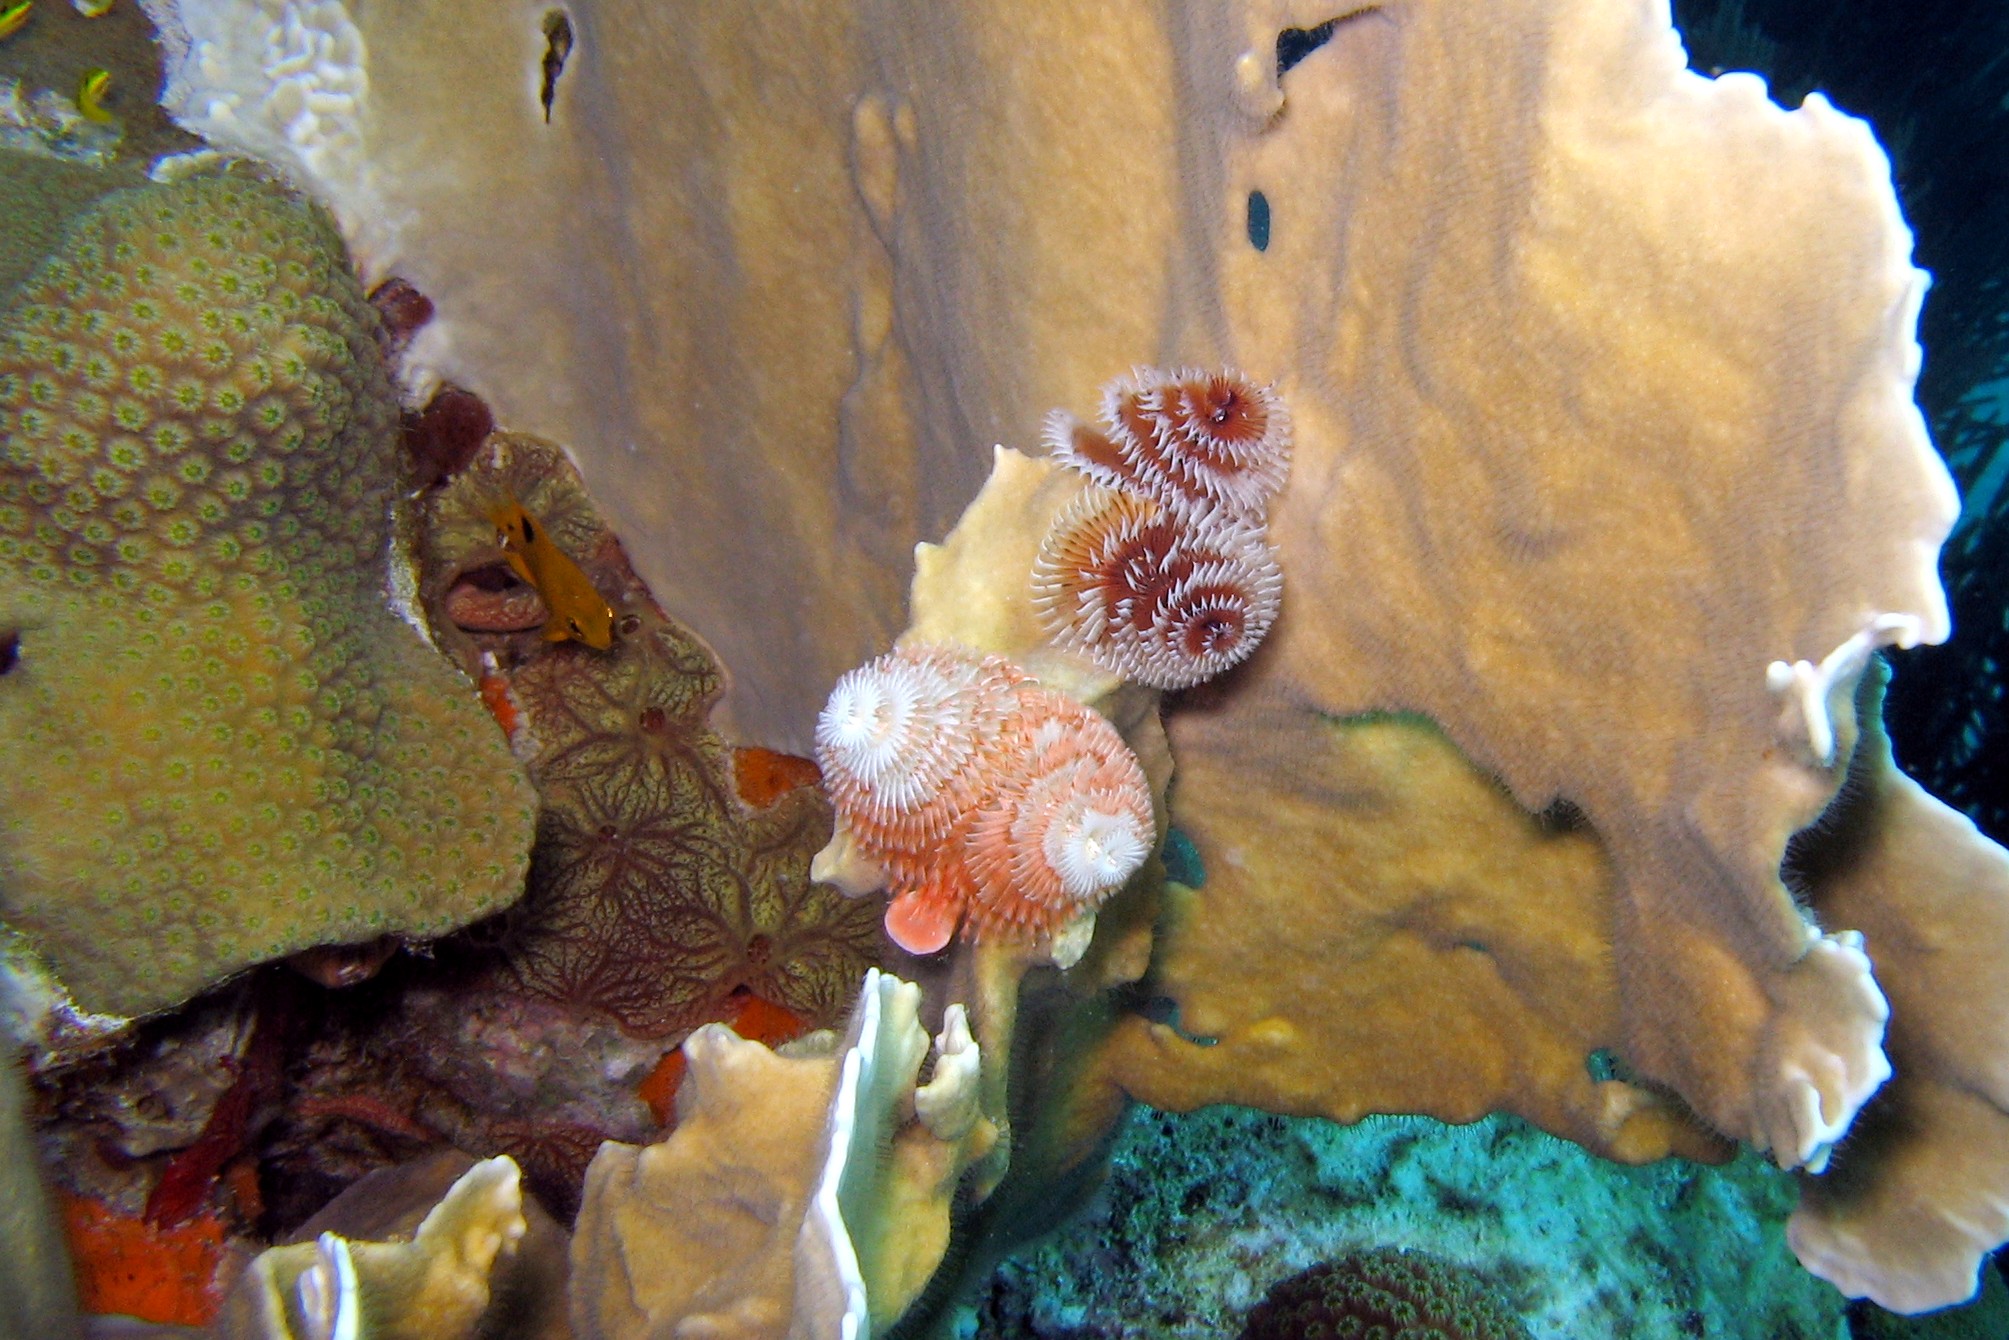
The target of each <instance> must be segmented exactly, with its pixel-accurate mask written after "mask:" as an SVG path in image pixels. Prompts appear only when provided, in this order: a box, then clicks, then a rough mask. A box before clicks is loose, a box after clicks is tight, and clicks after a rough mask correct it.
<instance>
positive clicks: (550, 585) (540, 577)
mask: <svg viewBox="0 0 2009 1340" xmlns="http://www.w3.org/2000/svg"><path fill="white" fill-rule="evenodd" d="M488 519H489V520H490V521H493V522H494V523H495V538H496V541H497V542H498V543H499V544H501V546H502V557H503V559H504V560H505V561H507V562H508V564H509V568H510V571H512V572H514V573H515V574H516V575H517V576H518V577H520V578H522V579H523V580H524V581H526V582H528V583H530V585H532V586H534V587H536V588H537V594H538V595H540V596H543V597H544V603H545V604H546V605H548V606H550V607H551V618H550V619H549V620H547V621H546V623H545V625H544V640H545V641H546V642H563V641H565V640H566V639H567V638H574V639H577V640H578V641H580V642H584V643H585V644H586V645H587V646H589V647H592V648H593V649H595V650H596V651H605V650H607V649H608V648H609V647H611V646H613V645H614V611H613V609H612V608H611V607H610V606H609V605H608V604H607V602H606V600H604V599H603V598H602V597H601V595H600V593H599V591H598V590H596V589H595V588H594V586H593V579H592V578H590V577H588V576H587V575H586V572H585V570H584V569H583V568H581V567H580V566H579V565H578V564H577V563H575V562H573V561H572V558H571V556H570V555H568V554H567V553H566V552H565V551H564V550H563V549H560V548H559V547H558V546H557V545H555V544H553V543H552V542H551V537H550V536H549V535H547V534H545V533H544V527H543V525H542V524H540V523H539V522H538V521H537V519H536V518H535V517H533V516H531V515H530V513H529V512H527V511H525V510H524V507H523V504H522V503H520V502H518V501H516V499H514V498H510V499H507V500H506V501H503V502H499V503H497V504H496V505H495V506H494V507H491V508H490V509H489V512H488Z"/></svg>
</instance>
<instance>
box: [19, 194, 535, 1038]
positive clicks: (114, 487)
mask: <svg viewBox="0 0 2009 1340" xmlns="http://www.w3.org/2000/svg"><path fill="white" fill-rule="evenodd" d="M376 329H377V318H376V314H375V313H374V312H373V311H372V310H371V308H370V307H369V306H368V304H367V303H366V302H365V301H364V299H363V296H362V293H361V291H360V289H359V288H358V287H357V284H356V281H355V279H354V278H353V276H352V275H351V274H350V273H349V271H348V266H347V261H346V259H345V253H344V251H343V248H342V244H341V241H340V239H339V238H338V237H337V235H336V234H335V232H334V229H333V227H332V226H331V224H330V223H329V222H328V220H327V219H326V217H325V216H324V215H322V214H321V213H320V212H319V211H318V210H316V209H315V208H313V207H312V206H310V205H308V204H306V203H305V202H303V201H301V200H300V199H298V198H297V197H295V196H294V195H292V194H291V193H290V192H289V191H287V190H286V189H285V188H283V187H281V186H278V185H276V184H273V183H271V182H267V181H262V180H258V179H255V178H249V177H240V176H235V175H225V176H208V177H198V178H194V179H190V180H187V181H183V182H181V183H178V184H173V185H158V186H150V187H146V188H142V189H139V190H136V191H133V192H130V193H125V194H120V195H116V196H112V197H109V198H108V199H107V200H105V201H104V202H102V203H101V204H100V205H98V206H97V207H96V208H95V209H94V210H93V211H92V212H91V213H90V214H88V215H87V216H85V217H83V218H82V219H80V220H79V221H78V222H77V224H76V225H75V226H74V227H73V228H72V230H71V232H70V233H69V235H68V238H67V240H66V242H65V244H64V247H63V249H62V251H61V252H60V253H58V254H57V255H55V256H52V257H51V258H49V259H48V260H47V261H45V262H44V264H43V265H42V267H41V268H40V269H38V270H37V271H36V273H35V275H34V276H33V277H32V278H31V279H29V280H28V281H27V282H26V283H24V285H23V286H22V287H21V289H20V290H19V291H18V293H17V294H16V296H15V299H14V301H13V303H12V304H11V305H10V306H9V308H8V310H7V312H6V314H5V317H4V331H0V433H4V437H5V444H6V446H5V453H6V454H5V461H4V464H0V625H4V626H5V627H6V628H7V629H9V630H10V633H9V639H8V647H9V656H8V663H9V667H10V668H9V671H8V673H7V675H6V678H5V680H4V683H0V740H4V745H5V749H6V752H7V755H8V758H9V766H8V767H7V768H6V769H4V781H0V810H4V813H5V827H4V830H3V831H0V861H4V866H5V869H6V873H7V879H6V890H5V893H4V895H0V897H4V904H0V910H4V913H5V917H6V920H7V921H8V922H9V923H10V924H12V925H13V926H15V927H17V928H18V929H20V930H21V931H23V932H24V933H25V934H26V935H27V936H28V938H29V940H30V941H31V943H32V945H33V947H34V948H35V949H36V951H37V952H39V953H40V954H41V955H42V956H43V957H44V958H45V959H46V960H47V961H48V963H49V964H50V965H51V967H52V968H53V969H54V971H55V972H56V974H57V976H58V977H59V978H60V979H61V981H62V982H63V984H64V985H65V987H67V988H68V990H69V991H70V992H71V993H72V994H73V996H74V997H75V999H76V1000H77V1002H78V1003H79V1004H80V1005H82V1006H83V1007H84V1008H86V1009H89V1010H92V1011H99V1012H109V1013H115V1014H124V1015H136V1014H143V1013H146V1012H148V1011H151V1010H157V1009H161V1008H163V1007H166V1006H169V1005H172V1004H174V1003H176V1002H178V1001H181V1000H183V999H185V998H187V997H188V996H190V995H192V994H193V993H194V992H196V991H198V990H200V989H202V988H203V987H204V986H207V985H208V984H210V983H212V982H214V981H216V980H217V979H219V978H221V977H225V976H227V975H229V974H230V973H232V972H235V971H237V970H239V969H241V968H243V967H246V966H248V965H250V964H253V963H257V962H260V961H262V960H265V959H269V958H273V957H276V956H278V955H281V954H285V953H288V952H290V951H293V950H296V949H301V948H304V947H306V946H309V945H313V944H319V943H325V942H333V941H355V940H367V939H372V938H374V937H376V936H379V935H382V934H385V933H387V932H393V931H394V932H397V933H399V934H402V935H406V936H410V937H430V936H437V935H439V934H441V933H443V932H445V931H448V930H451V929H453V928H455V927H458V926H461V925H464V924H466V923H467V922H469V921H472V920H474V919H476V918H477V917H479V916H482V915H484V914H486V913H489V912H492V911H495V910H496V909H498V908H500V907H502V906H505V905H507V904H508V903H510V902H512V901H513V900H514V899H515V898H516V897H517V895H518V893H519V892H520V889H521V879H522V870H523V860H524V856H525V854H526V852H527V848H528V838H529V834H530V828H531V823H532V818H533V806H534V798H533V796H532V794H531V792H530V789H529V786H528V784H527V783H526V782H525V780H524V779H523V776H522V773H521V772H520V770H519V769H518V768H517V767H516V766H515V764H514V762H513V760H511V758H510V757H509V755H508V752H507V750H506V748H505V746H504V743H503V741H502V739H501V737H500V735H499V734H498V732H497V731H496V730H495V727H494V725H493V723H492V722H491V721H489V720H488V719H487V718H486V716H485V715H484V714H483V712H482V710H481V707H480V705H479V703H478V702H477V700H476V698H475V695H474V693H473V692H472V689H471V687H470V686H469V685H468V683H467V682H466V681H465V680H464V679H462V678H461V677H460V676H459V675H458V674H457V673H456V672H455V671H454V669H453V668H452V667H451V666H450V665H449V664H447V663H446V662H445V661H444V660H442V659H441V658H440V657H439V656H438V655H437V654H436V653H435V652H434V651H433V649H432V648H431V647H429V646H428V645H426V643H425V642H424V641H423V640H421V639H420V638H419V637H418V636H417V635H416V634H415V633H414V632H413V630H412V629H411V628H410V627H408V626H407V625H406V624H405V623H404V622H403V621H402V620H401V619H400V618H399V617H398V616H397V615H396V614H395V613H393V612H392V610H391V608H390V605H389V603H388V595H387V590H388V582H389V576H388V570H387V562H388V561H389V559H390V557H391V555H390V549H391V539H392V536H391V530H390V520H391V514H392V508H393V503H394V501H395V500H396V499H397V497H398V494H399V488H400V477H401V468H400V465H401V463H400V459H399V455H398V445H397V435H396V425H397V402H396V399H395V397H394V396H393V395H392V393H391V390H390V387H389V383H388V382H387V381H386V379H385V374H384V370H383V365H382V361H381V357H380V355H379V352H378V349H377V344H376Z"/></svg>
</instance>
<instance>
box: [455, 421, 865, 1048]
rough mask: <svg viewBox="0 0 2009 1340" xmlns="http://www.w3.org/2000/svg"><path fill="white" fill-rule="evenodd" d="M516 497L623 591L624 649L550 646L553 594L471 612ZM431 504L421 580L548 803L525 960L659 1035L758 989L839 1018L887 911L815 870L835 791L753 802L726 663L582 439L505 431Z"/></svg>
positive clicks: (513, 952) (498, 553)
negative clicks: (615, 527)
mask: <svg viewBox="0 0 2009 1340" xmlns="http://www.w3.org/2000/svg"><path fill="white" fill-rule="evenodd" d="M504 503H508V504H511V505H514V506H516V507H517V508H519V509H520V510H521V511H523V512H524V513H526V514H527V515H530V516H533V517H535V518H537V519H538V521H539V523H540V524H541V526H542V527H543V531H544V533H545V535H546V536H547V538H548V540H549V542H550V543H552V544H553V545H554V546H555V547H557V548H558V549H560V550H561V551H563V552H564V553H567V554H570V555H575V556H577V558H578V561H579V562H581V563H582V564H584V565H585V568H584V570H585V572H587V573H590V574H591V580H592V583H593V584H594V585H595V586H596V587H597V588H598V590H599V591H601V592H604V593H611V599H612V603H613V604H614V606H615V609H616V611H617V617H616V618H615V620H614V625H613V630H614V633H615V636H614V639H613V645H612V646H611V647H610V648H609V649H607V650H605V651H602V650H599V649H596V648H593V647H591V646H588V645H585V644H584V643H580V642H566V643H564V644H562V645H556V646H553V645H551V644H549V643H547V642H545V641H544V640H543V638H542V637H541V635H539V634H537V633H536V632H535V631H534V630H536V629H538V628H541V627H542V626H543V625H544V622H545V620H546V619H548V618H549V615H548V613H544V612H541V611H540V609H539V605H540V604H541V602H540V601H530V602H529V603H528V604H526V606H525V614H524V616H523V618H521V619H520V620H518V621H517V622H516V624H515V626H514V628H513V629H512V630H509V631H499V630H497V628H496V625H495V623H494V621H493V620H484V621H481V622H478V623H477V624H475V625H472V626H469V625H465V624H462V625H458V626H457V625H456V624H455V622H454V620H455V616H456V612H457V611H458V612H459V614H460V617H461V618H462V619H465V618H467V617H468V616H467V602H466V601H465V600H464V599H460V598H459V597H460V595H461V594H462V593H466V592H467V591H469V590H470V589H471V588H472V589H477V590H478V589H480V588H479V586H478V585H476V584H475V583H474V581H473V580H472V578H473V577H474V576H476V575H481V574H493V573H494V571H495V569H496V568H497V566H498V565H500V564H503V563H504V562H505V561H506V551H505V550H504V549H503V547H502V546H501V544H500V543H499V542H498V538H497V528H496V524H495V521H494V519H493V512H494V509H495V508H496V507H497V506H498V505H502V504H504ZM425 516H426V521H425V540H424V548H425V556H424V560H423V563H422V565H421V567H422V578H421V581H422V586H421V590H422V594H423V596H424V598H425V599H426V601H427V603H428V606H429V608H430V609H431V610H432V611H433V614H434V618H435V621H436V622H438V623H440V624H442V625H444V626H445V631H444V632H443V634H442V636H443V637H444V638H445V640H446V642H447V644H448V646H449V647H450V648H452V649H454V650H456V651H457V653H458V654H459V655H460V656H461V657H462V659H463V663H464V664H468V665H469V667H470V669H474V670H477V671H479V672H480V673H482V674H483V675H484V683H485V684H487V685H491V686H492V687H493V689H494V690H495V691H496V692H497V693H498V694H500V695H501V700H502V701H505V702H506V705H507V708H506V710H507V714H508V715H509V716H510V717H511V718H512V720H513V724H512V726H511V730H512V734H513V738H514V739H515V741H516V746H517V748H518V749H519V750H520V751H521V752H522V753H523V755H524V757H525V759H526V761H527V764H528V767H529V771H530V775H531V778H532V779H533V780H534V781H535V782H536V784H537V787H538V790H539V793H540V795H541V796H542V797H543V801H544V810H543V814H542V817H541V819H540V821H539V825H538V835H537V844H536V847H535V850H534V851H533V853H532V856H531V866H530V877H529V890H528V892H527V893H526V895H525V897H524V900H523V902H522V904H521V905H520V906H519V907H518V908H517V909H515V910H514V911H513V912H512V913H511V915H510V917H509V919H508V922H507V925H506V928H505V930H504V944H505V956H506V959H507V964H508V970H509V971H510V972H512V973H513V974H514V975H515V977H516V979H517V980H518V981H519V982H520V983H521V984H522V985H523V986H524V987H525V988H526V989H528V990H530V991H533V992H535V993H538V994H540V995H543V996H546V997H548V998H550V999H553V1000H557V1001H564V1002H569V1003H573V1004H577V1005H582V1006H587V1007H590V1008H593V1009H598V1010H602V1011H605V1012H606V1013H607V1014H608V1015H610V1016H611V1017H613V1018H614V1019H616V1020H618V1021H619V1022H620V1024H621V1025H622V1027H624V1028H626V1029H628V1030H630V1031H632V1032H635V1033H637V1034H642V1035H647V1036H664V1035H669V1034H678V1035H681V1034H682V1033H685V1032H688V1031H689V1030H690V1029H692V1028H694V1027H696V1026H697V1025H698V1024H700V1023H703V1022H706V1021H707V1020H713V1019H719V1018H724V1017H727V1016H728V1015H729V1014H730V1013H731V1012H732V1006H731V1004H730V1002H731V1001H732V1000H733V998H734V996H735V993H745V992H749V991H750V992H752V993H753V994H755V995H757V996H759V997H761V998H763V999H766V1000H768V1001H771V1002H772V1003H774V1004H776V1005H780V1006H782V1007H783V1008H785V1009H787V1010H790V1011H792V1012H794V1013H795V1014H797V1015H799V1016H801V1017H802V1018H803V1019H805V1020H809V1021H811V1022H812V1023H814V1024H816V1025H818V1026H821V1025H826V1024H829V1023H831V1022H834V1021H835V1020H836V1019H837V1018H838V1017H839V1016H840V1015H841V1014H842V1012H843V1010H844V1009H845V1007H846V1005H847V1004H848V1002H849V1001H850V999H851V998H852V995H853V994H854V992H855V991H856V989H857V982H858V979H859V978H860V977H861V976H862V975H863V974H864V971H865V969H866V967H867V966H868V965H870V964H872V963H874V962H877V961H878V959H879V958H880V956H881V954H882V953H883V950H884V945H883V941H882V940H881V939H880V936H879V933H878V929H877V915H876V909H875V908H874V907H872V906H870V905H866V904H860V903H857V902H855V901H853V900H850V899H846V898H844V897H842V896H840V895H839V894H838V893H837V892H836V891H834V890H832V889H829V888H827V887H823V886H819V885H816V884H813V883H812V882H811V881H810V879H809V859H810V856H811V854H812V853H813V852H814V851H815V850H816V849H817V848H818V847H820V846H821V845H823V843H824V842H825V841H826V840H827V839H828V837H829V826H830V817H829V809H828V807H827V804H826V803H825V802H824V801H823V799H822V797H821V796H820V795H819V794H818V792H816V791H815V790H814V789H813V788H809V787H796V788H792V789H790V790H788V791H786V792H785V793H783V794H781V795H780V796H778V797H776V798H775V799H774V800H773V802H772V803H771V804H769V805H768V806H766V807H765V808H761V809H753V808H752V807H750V806H748V805H747V804H745V803H744V802H743V801H741V800H740V798H739V796H738V794H737V791H736V788H735V784H734V761H733V755H732V752H731V750H730V749H728V747H727V746H726V744H725V742H724V741H723V740H722V739H721V738H720V737H719V736H718V735H717V734H715V733H714V732H713V731H712V729H711V727H710V725H709V722H708V719H707V718H708V714H709V712H710V708H711V704H712V701H713V699H714V698H715V697H716V695H717V694H718V691H719V688H720V680H721V676H720V673H719V670H718V666H717V664H716V663H715V662H714V661H713V660H712V658H711V655H710V653H709V652H708V651H707V650H706V649H705V647H704V646H703V645H702V644H700V643H699V642H698V641H697V640H696V639H695V638H693V637H692V636H691V635H690V634H689V633H687V632H685V631H684V630H683V629H682V628H680V627H679V626H677V625H676V624H675V623H673V622H671V621H670V620H668V619H666V618H665V617H664V616H663V615H662V613H661V611H659V610H658V609H656V608H655V606H654V604H653V602H651V601H650V599H649V597H648V594H647V592H646V591H644V590H643V589H642V587H641V585H640V583H639V582H637V581H636V579H635V577H634V575H633V573H632V572H630V571H629V570H628V569H627V566H626V564H625V562H624V561H623V559H622V556H621V549H620V546H619V544H618V543H616V542H615V540H614V538H613V536H612V535H611V533H609V532H608V530H607V529H606V527H605V525H604V524H603V523H602V522H601V521H600V520H599V517H598V515H597V514H596V513H595V512H594V510H593V508H592V505H591V504H590V503H589V502H588V501H587V499H586V497H585V494H584V493H583V492H582V491H581V489H580V487H579V484H578V480H577V478H576V476H575V475H574V474H573V473H572V471H571V468H570V466H569V465H567V464H565V463H564V459H563V455H562V453H560V452H559V451H558V449H557V448H556V447H553V446H551V445H550V444H547V443H541V442H537V441H535V440H533V439H526V438H523V437H520V436H516V435H511V434H497V435H495V436H493V437H491V438H490V439H489V442H488V445H487V446H486V447H484V448H483V450H482V451H481V452H480V453H479V454H478V455H477V457H476V459H475V461H474V463H473V464H472V465H471V466H469V467H468V468H467V469H465V470H463V471H462V472H460V473H459V474H458V475H456V476H455V477H454V478H453V479H452V480H450V481H449V482H448V483H447V484H445V485H444V486H443V487H441V488H440V489H439V490H437V491H436V492H435V493H433V494H432V495H430V496H429V497H428V499H427V501H426V504H425ZM515 589H516V591H518V592H519V593H524V595H525V596H528V595H534V594H535V588H531V587H517V588H515ZM484 656H486V657H487V658H488V660H487V662H486V664H487V665H488V666H489V667H490V668H488V669H486V670H481V669H480V668H481V667H482V666H483V664H484V661H483V657H484Z"/></svg>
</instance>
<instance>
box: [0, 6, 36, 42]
mask: <svg viewBox="0 0 2009 1340" xmlns="http://www.w3.org/2000/svg"><path fill="white" fill-rule="evenodd" d="M34 7H35V0H21V3H20V4H18V5H8V6H6V7H5V8H4V9H0V37H12V36H13V35H14V34H15V33H18V32H20V31H21V28H22V26H23V25H24V24H26V23H27V22H28V11H29V10H31V9H33V8H34Z"/></svg>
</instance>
